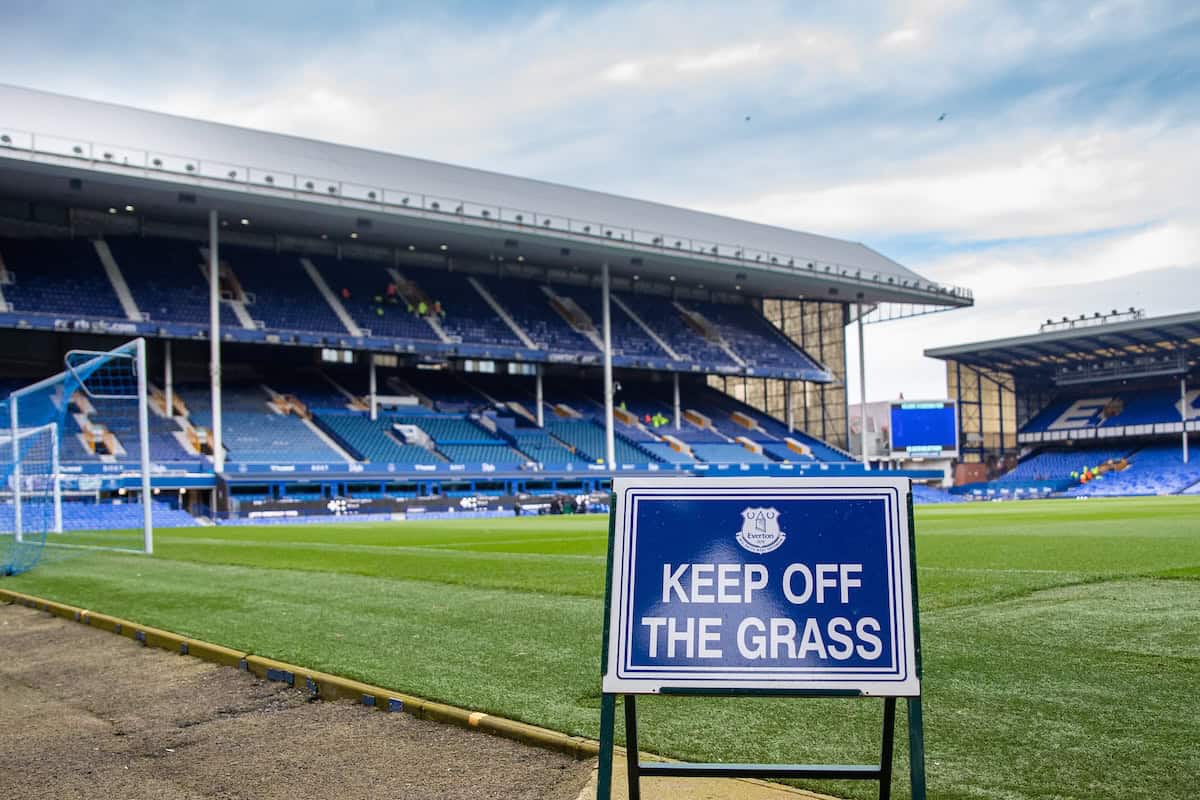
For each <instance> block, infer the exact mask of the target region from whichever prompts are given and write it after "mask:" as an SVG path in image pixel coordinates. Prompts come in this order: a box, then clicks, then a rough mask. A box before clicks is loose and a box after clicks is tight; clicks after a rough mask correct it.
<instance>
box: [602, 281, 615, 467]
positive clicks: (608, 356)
mask: <svg viewBox="0 0 1200 800" xmlns="http://www.w3.org/2000/svg"><path fill="white" fill-rule="evenodd" d="M609 283H610V281H609V276H608V262H605V263H604V264H603V265H602V266H601V268H600V295H601V298H600V301H601V305H602V306H603V309H602V310H603V318H604V457H605V460H606V461H607V462H608V468H609V469H612V470H615V469H616V468H617V444H616V435H615V433H614V431H613V374H612V307H611V305H610V300H611V298H610V297H609V293H610V289H609Z"/></svg>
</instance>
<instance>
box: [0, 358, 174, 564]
mask: <svg viewBox="0 0 1200 800" xmlns="http://www.w3.org/2000/svg"><path fill="white" fill-rule="evenodd" d="M63 366H64V369H63V371H62V372H60V373H58V374H56V375H54V376H51V377H49V378H46V379H44V380H41V381H38V382H36V383H32V384H30V385H28V386H24V387H21V388H19V389H16V390H13V391H12V392H10V393H9V394H8V396H7V397H6V398H5V399H4V400H3V402H0V575H4V574H8V575H12V574H17V573H21V572H25V571H27V570H29V569H31V568H32V567H33V566H35V565H36V564H37V563H39V561H42V560H44V559H46V558H48V557H51V554H52V553H55V552H70V551H72V550H79V549H94V548H104V549H116V550H128V551H136V552H145V553H150V552H152V551H153V525H152V521H151V520H152V491H151V488H150V437H149V405H148V402H147V391H146V388H147V387H146V348H145V342H144V340H142V339H137V340H135V341H132V342H129V343H127V344H125V345H122V346H121V347H117V348H115V349H113V350H108V351H87V350H72V351H71V352H69V353H67V355H66V356H65V358H64V364H63Z"/></svg>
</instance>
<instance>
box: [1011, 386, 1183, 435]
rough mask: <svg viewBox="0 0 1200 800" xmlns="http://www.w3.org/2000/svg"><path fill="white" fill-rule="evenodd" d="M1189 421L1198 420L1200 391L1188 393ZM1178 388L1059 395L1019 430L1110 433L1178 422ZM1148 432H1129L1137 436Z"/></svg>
mask: <svg viewBox="0 0 1200 800" xmlns="http://www.w3.org/2000/svg"><path fill="white" fill-rule="evenodd" d="M1189 400H1190V407H1189V412H1190V418H1196V417H1200V392H1198V391H1193V392H1191V393H1189ZM1179 402H1180V400H1179V389H1178V387H1177V386H1174V387H1170V388H1162V389H1142V390H1137V391H1119V392H1095V391H1093V392H1088V393H1080V392H1071V393H1067V394H1063V395H1060V396H1059V397H1057V398H1055V399H1054V400H1053V401H1052V402H1051V403H1050V404H1049V405H1047V406H1046V407H1045V408H1044V409H1042V410H1041V411H1040V412H1038V414H1037V415H1036V416H1034V417H1033V419H1031V420H1030V421H1029V422H1028V423H1026V424H1025V425H1024V426H1023V427H1022V428H1021V432H1022V433H1025V434H1032V433H1048V432H1057V431H1074V432H1078V431H1079V430H1082V429H1087V428H1099V429H1105V430H1106V431H1107V430H1112V429H1115V428H1131V427H1135V426H1142V425H1154V424H1158V423H1170V422H1179V420H1180V414H1179ZM1138 432H1146V433H1149V432H1151V431H1130V433H1138Z"/></svg>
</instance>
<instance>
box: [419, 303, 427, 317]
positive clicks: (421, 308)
mask: <svg viewBox="0 0 1200 800" xmlns="http://www.w3.org/2000/svg"><path fill="white" fill-rule="evenodd" d="M428 313H429V306H428V305H426V303H425V301H424V300H422V301H420V302H419V303H417V316H418V317H423V316H425V315H426V314H428Z"/></svg>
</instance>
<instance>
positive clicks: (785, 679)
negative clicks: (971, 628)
mask: <svg viewBox="0 0 1200 800" xmlns="http://www.w3.org/2000/svg"><path fill="white" fill-rule="evenodd" d="M613 491H614V493H615V494H616V505H615V507H614V510H613V513H614V521H613V529H614V530H613V542H612V558H613V561H612V568H611V570H610V574H609V581H610V597H611V606H610V608H609V627H608V630H609V633H608V642H607V653H608V655H607V666H606V669H605V675H604V682H603V689H604V691H605V692H608V693H613V694H634V693H652V692H658V691H660V690H662V689H665V688H672V689H678V688H690V689H696V690H705V689H769V690H788V691H814V690H815V691H822V690H837V691H858V692H861V693H863V694H874V695H883V696H891V697H905V696H908V697H911V696H917V695H919V694H920V678H919V675H918V671H917V668H916V650H915V646H914V641H915V629H914V614H913V601H912V554H911V552H910V547H909V527H908V494H909V480H908V479H907V478H896V477H892V478H876V477H858V476H856V477H844V478H775V477H768V478H763V477H758V478H667V477H662V478H657V477H653V476H642V477H617V478H614V479H613Z"/></svg>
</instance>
